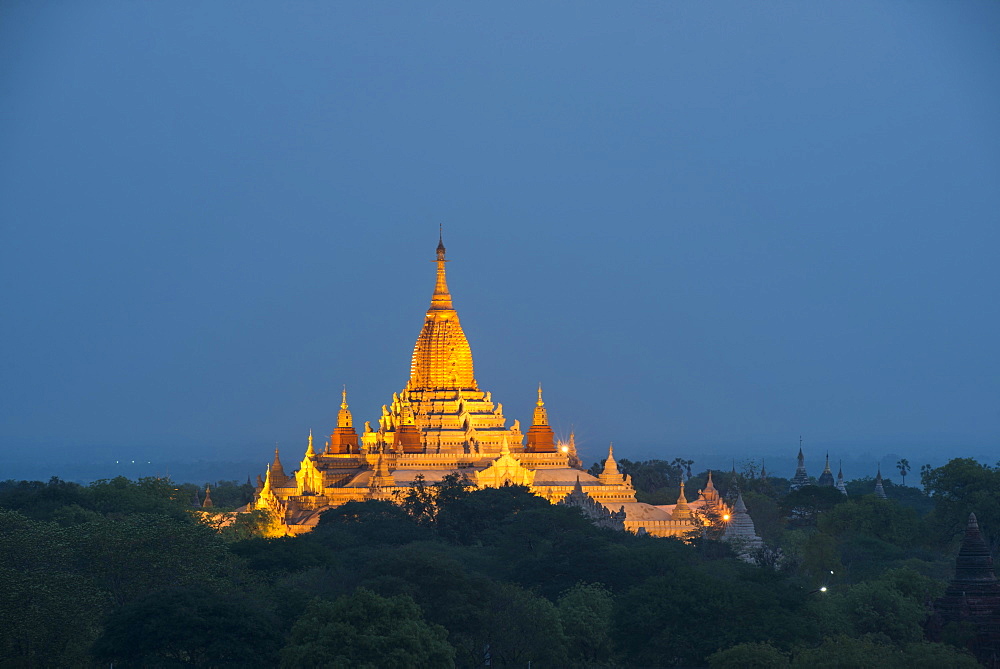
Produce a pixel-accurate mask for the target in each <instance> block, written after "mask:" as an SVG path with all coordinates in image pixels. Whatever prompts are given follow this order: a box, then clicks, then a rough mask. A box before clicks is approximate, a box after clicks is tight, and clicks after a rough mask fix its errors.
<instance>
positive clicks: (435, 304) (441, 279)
mask: <svg viewBox="0 0 1000 669" xmlns="http://www.w3.org/2000/svg"><path fill="white" fill-rule="evenodd" d="M446 262H448V261H447V260H445V258H444V240H443V239H442V238H441V236H440V230H439V235H438V245H437V281H436V282H435V284H434V295H433V296H432V297H431V311H451V310H452V309H453V307H452V304H451V293H449V292H448V280H447V278H446V276H445V271H444V264H445V263H446Z"/></svg>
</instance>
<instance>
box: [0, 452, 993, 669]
mask: <svg viewBox="0 0 1000 669" xmlns="http://www.w3.org/2000/svg"><path fill="white" fill-rule="evenodd" d="M690 464H691V463H689V462H688V461H680V460H675V461H673V462H666V461H646V462H629V461H627V460H622V461H620V463H619V466H620V467H621V469H622V471H623V472H626V473H630V474H631V476H632V480H633V482H634V484H635V485H636V487H637V491H638V493H639V495H640V497H644V498H645V499H647V500H658V499H664V500H665V499H668V498H669V496H670V495H671V494H674V492H673V491H674V490H675V489H676V486H679V481H680V477H681V476H683V477H685V478H687V479H688V490H689V491H691V492H692V493H694V492H695V491H696V490H697V489H698V488H699V487H701V486H703V485H704V481H705V478H706V477H707V472H702V473H693V475H691V476H690V477H689V476H688V471H687V469H688V467H689V466H690ZM713 478H714V482H715V485H716V487H717V488H719V489H720V491H722V492H723V494H725V495H731V494H732V493H733V491H735V490H736V489H737V488H738V489H739V490H740V491H742V494H743V497H744V500H745V502H746V504H747V506H748V507H749V509H750V513H751V515H752V517H753V518H754V520H755V522H756V523H757V527H758V531H759V533H760V535H761V536H762V537H763V538H764V539H765V545H764V547H763V548H762V549H760V551H758V552H757V554H756V555H755V557H756V558H757V564H748V563H747V562H744V561H742V560H739V559H737V557H736V556H735V554H734V552H733V551H732V550H731V548H730V547H729V546H728V545H726V544H723V543H720V542H718V541H716V540H713V539H711V538H708V537H702V538H697V539H695V540H693V541H691V542H689V543H683V542H681V541H678V540H675V539H661V538H656V537H650V536H636V535H633V534H629V533H625V532H615V531H612V530H607V529H600V528H597V527H595V526H594V525H592V524H591V523H590V522H589V521H587V520H586V519H585V518H584V517H583V516H582V515H581V514H580V513H579V511H577V510H576V509H573V508H569V507H564V506H559V505H551V504H549V503H548V502H547V501H545V500H544V499H542V498H540V497H536V496H534V495H532V494H531V493H530V492H529V491H528V490H527V489H526V488H520V487H504V488H486V489H482V490H473V489H470V488H469V487H468V486H467V485H466V484H465V483H464V482H463V481H462V480H460V479H459V478H457V477H455V476H451V477H448V478H446V479H445V480H444V481H442V482H441V483H439V484H436V485H427V484H425V483H424V482H423V481H421V480H418V481H417V482H416V483H415V484H414V485H413V486H412V487H411V488H410V489H409V490H408V491H407V492H406V493H405V494H403V495H401V496H400V497H399V498H398V499H397V500H396V502H395V503H393V502H389V501H367V502H350V503H348V504H345V505H343V506H341V507H338V508H335V509H331V510H328V511H326V512H324V513H323V514H322V516H321V519H320V523H319V525H318V526H317V528H316V529H315V530H314V531H313V532H311V533H308V534H306V535H302V536H297V537H276V538H267V536H266V535H267V534H268V527H269V526H270V527H273V519H269V518H267V517H266V514H264V513H263V512H254V513H251V514H236V515H235V516H234V514H232V513H231V512H232V510H233V509H235V508H236V507H238V506H241V505H243V504H245V503H246V502H247V501H248V500H249V498H250V495H251V494H252V489H251V488H249V486H247V485H240V484H238V483H236V482H216V483H214V484H213V485H212V487H211V491H212V492H211V495H212V500H213V502H214V506H213V507H212V508H210V509H206V508H200V507H199V508H195V507H194V506H193V504H194V493H195V492H196V490H197V491H201V490H203V487H201V486H199V487H198V488H195V486H191V485H177V484H174V483H172V482H170V481H169V480H166V479H153V478H148V479H140V480H138V481H130V480H127V479H124V478H117V479H111V480H103V481H97V482H95V483H93V484H91V485H89V486H81V485H77V484H73V483H66V482H64V481H61V480H59V479H55V478H54V479H52V480H50V481H48V482H25V481H20V482H18V481H7V482H3V483H0V600H2V601H0V657H2V658H4V660H3V662H4V664H3V666H18V667H22V666H23V667H65V666H75V667H88V666H94V667H97V666H108V665H109V664H113V665H114V666H116V667H179V666H192V667H255V666H282V667H290V668H297V667H451V666H458V667H475V666H484V665H489V666H527V664H528V663H529V662H530V663H531V666H532V667H565V666H575V667H628V666H640V667H671V666H711V667H737V666H739V667H799V666H806V665H809V666H819V667H822V666H858V667H865V666H879V667H896V666H899V667H903V666H907V667H921V666H954V667H962V666H976V663H975V662H974V660H972V659H971V657H970V656H969V655H968V654H967V653H966V652H965V650H964V649H963V648H962V647H961V646H962V643H961V641H956V642H955V645H946V644H931V643H928V642H926V641H925V640H924V635H923V624H924V621H925V620H926V618H927V616H928V614H929V609H928V606H927V603H928V601H930V600H932V599H933V598H934V597H936V596H939V595H940V594H941V593H942V592H943V589H944V587H945V585H946V583H947V581H948V579H949V578H951V575H952V569H953V565H954V557H955V554H956V551H957V547H958V541H959V537H960V534H961V530H962V527H963V524H964V518H966V517H967V516H968V513H969V512H970V511H975V513H976V514H977V516H978V517H979V519H980V525H981V527H982V528H983V531H984V535H985V536H986V537H987V540H988V542H990V544H991V545H992V546H993V547H994V548H995V547H996V546H997V543H998V541H1000V503H998V502H997V501H996V500H997V499H998V495H997V492H998V491H1000V470H998V469H997V468H995V467H990V466H987V465H983V464H980V463H977V462H975V461H973V460H967V459H957V460H952V461H951V462H949V463H948V464H946V465H944V466H943V467H939V468H925V469H924V470H923V471H922V472H921V476H920V480H921V484H922V488H913V487H904V486H894V485H892V484H889V483H887V484H886V486H885V488H886V492H887V494H888V496H889V499H878V498H876V497H874V496H873V495H871V494H863V493H864V492H865V491H859V490H858V489H857V486H853V487H851V486H849V490H853V491H854V492H853V493H852V494H851V495H849V496H847V497H844V496H843V495H841V494H840V493H839V492H836V491H832V492H834V493H835V495H831V494H830V493H831V489H828V488H818V487H813V486H808V487H806V488H803V489H800V490H799V491H796V492H794V493H788V492H787V489H788V488H787V481H783V480H781V479H773V478H772V479H767V480H764V479H761V478H759V476H757V472H755V471H754V470H753V469H749V470H745V471H743V472H740V473H738V474H737V473H735V472H730V473H728V474H726V473H715V474H714V475H713ZM863 484H865V482H862V485H863ZM870 491H871V488H870V487H869V488H868V491H867V492H870ZM859 493H861V494H859ZM202 499H203V497H202ZM675 499H676V498H675ZM670 501H672V500H670ZM234 517H235V518H236V519H237V520H236V522H232V521H233V518H234ZM928 658H929V659H928ZM928 662H931V663H932V664H928Z"/></svg>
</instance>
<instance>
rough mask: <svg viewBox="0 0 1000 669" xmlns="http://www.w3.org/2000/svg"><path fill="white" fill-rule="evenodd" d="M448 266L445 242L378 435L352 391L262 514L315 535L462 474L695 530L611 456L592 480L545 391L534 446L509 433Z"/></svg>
mask: <svg viewBox="0 0 1000 669" xmlns="http://www.w3.org/2000/svg"><path fill="white" fill-rule="evenodd" d="M446 263H447V260H446V259H445V247H444V244H443V243H441V242H439V243H438V247H437V276H436V280H435V284H434V293H433V295H432V297H431V304H430V308H429V309H428V310H427V313H426V316H425V318H424V324H423V328H422V329H421V330H420V335H419V336H418V337H417V342H416V345H415V346H414V347H413V358H412V362H411V365H410V378H409V380H408V381H407V383H406V386H405V387H404V388H403V390H402V391H400V392H398V393H393V396H392V400H391V402H390V403H389V404H387V405H384V406H383V407H382V413H381V417H380V418H379V420H378V425H377V427H375V428H373V427H372V426H371V424H370V423H365V427H364V431H363V432H362V433H361V435H360V436H359V435H358V434H357V432H355V429H354V424H353V417H352V415H351V411H350V409H349V408H348V404H347V393H346V390H345V391H344V395H343V398H342V402H341V405H340V412H339V413H338V416H337V427H336V428H335V430H334V431H333V433H332V434H331V435H330V441H329V443H328V444H327V446H326V448H325V449H323V450H322V451H320V452H316V450H314V449H313V447H312V439H311V437H310V441H309V446H308V448H307V450H306V454H305V457H304V458H303V460H302V462H301V463H300V467H299V469H298V471H296V472H295V473H294V475H292V476H286V475H285V474H284V469H283V467H282V466H281V463H280V460H279V459H278V455H277V453H276V454H275V460H274V463H273V464H272V466H271V467H270V469H269V471H268V474H267V476H266V477H265V479H264V480H263V482H262V483H261V484H260V485H259V486H258V490H257V494H256V496H255V499H254V502H253V506H254V507H256V508H266V509H270V510H271V511H272V512H273V513H274V514H275V515H276V516H277V517H278V518H279V519H280V521H281V522H282V523H283V524H284V526H285V528H286V530H287V531H288V532H290V533H298V532H304V531H308V530H309V529H311V527H312V526H314V525H315V523H316V522H317V520H318V515H319V513H320V512H321V511H323V510H325V509H327V508H330V507H333V506H338V505H340V504H343V503H345V502H347V501H350V500H364V499H394V498H395V497H396V495H398V494H402V493H405V491H406V490H407V488H408V486H410V485H411V484H412V483H413V481H414V480H416V479H417V477H418V476H419V477H423V479H424V480H425V481H426V482H427V483H434V482H436V481H439V480H441V479H442V478H444V477H445V476H446V475H448V474H451V473H454V472H458V473H461V474H462V475H464V476H465V477H466V479H467V480H468V481H470V482H471V483H472V484H474V485H478V486H480V487H483V486H499V485H503V484H505V483H512V484H519V485H528V486H529V487H530V488H531V490H532V491H533V492H535V493H536V494H538V495H540V496H543V497H545V498H547V499H549V500H550V501H552V502H557V501H559V500H561V499H562V498H563V497H565V496H566V495H568V494H569V493H571V492H573V490H574V487H575V486H576V485H577V482H579V486H580V488H581V490H582V491H583V492H584V493H586V494H587V495H589V496H590V497H591V498H593V499H594V500H596V501H597V502H599V503H600V504H603V505H605V506H606V507H608V508H609V509H610V510H611V511H614V512H620V510H624V511H625V512H627V514H628V515H629V516H636V517H637V518H638V520H636V522H632V521H631V520H630V519H628V518H627V519H626V520H625V527H627V528H629V529H632V530H633V531H635V530H637V529H638V528H639V527H646V526H649V527H648V528H647V531H650V533H653V534H684V533H686V532H687V531H690V529H691V527H692V525H691V521H690V520H684V521H681V520H678V521H676V522H675V521H672V520H671V519H670V516H669V514H668V513H665V512H664V511H662V510H659V509H657V508H655V507H651V506H649V505H647V504H639V503H637V502H636V499H635V491H634V489H633V488H632V484H631V480H630V479H629V478H628V477H626V476H623V475H622V474H621V473H619V472H618V470H617V467H616V465H615V463H614V458H613V457H610V453H609V458H608V464H607V466H606V467H605V471H604V473H603V474H602V475H601V476H600V477H594V476H591V475H589V474H587V473H586V472H585V471H583V469H582V467H581V463H580V460H579V458H578V457H577V453H576V446H575V443H574V442H573V440H572V439H570V441H568V442H566V443H557V442H556V439H555V435H554V433H553V431H552V428H551V427H550V426H549V423H548V413H547V409H546V407H545V404H544V402H543V400H542V392H541V387H540V386H539V389H538V400H537V402H536V406H535V409H534V413H533V417H532V424H531V427H530V429H529V430H528V433H527V444H526V445H525V444H524V441H525V439H524V437H525V435H524V434H522V432H521V428H520V423H519V422H518V421H517V420H513V421H512V422H511V423H510V424H508V422H507V419H506V417H505V416H504V413H503V405H502V404H499V403H494V402H493V399H492V397H491V395H490V393H489V392H487V391H483V390H480V388H479V385H478V383H477V382H476V378H475V374H474V370H473V363H472V349H471V348H470V347H469V342H468V339H467V338H466V336H465V333H464V332H463V331H462V325H461V323H460V322H459V318H458V313H457V312H456V311H455V308H454V306H453V304H452V297H451V293H450V292H449V290H448V282H447V276H446V272H445V264H446ZM652 521H657V522H652ZM653 525H657V526H658V528H659V529H656V530H654V529H653V528H652V526H653Z"/></svg>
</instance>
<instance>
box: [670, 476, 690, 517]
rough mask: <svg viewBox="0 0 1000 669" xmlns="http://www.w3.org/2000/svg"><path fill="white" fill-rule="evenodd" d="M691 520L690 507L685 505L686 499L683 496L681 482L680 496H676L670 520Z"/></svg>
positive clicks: (682, 483) (682, 484) (682, 482)
mask: <svg viewBox="0 0 1000 669" xmlns="http://www.w3.org/2000/svg"><path fill="white" fill-rule="evenodd" d="M690 518H691V507H689V506H688V505H687V498H686V497H685V496H684V481H681V494H680V495H678V496H677V504H676V505H675V506H674V511H673V513H671V514H670V519H671V520H688V519H690Z"/></svg>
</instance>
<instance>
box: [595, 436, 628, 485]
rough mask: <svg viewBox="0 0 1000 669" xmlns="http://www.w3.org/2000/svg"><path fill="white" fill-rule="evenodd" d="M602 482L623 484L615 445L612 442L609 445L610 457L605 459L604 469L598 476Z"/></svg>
mask: <svg viewBox="0 0 1000 669" xmlns="http://www.w3.org/2000/svg"><path fill="white" fill-rule="evenodd" d="M598 478H600V480H601V483H604V484H606V485H621V484H622V482H623V481H624V478H623V477H622V475H621V473H620V472H619V471H618V463H617V462H615V445H614V444H611V445H610V446H608V459H607V460H605V461H604V471H603V472H601V475H600V476H599V477H598Z"/></svg>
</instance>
